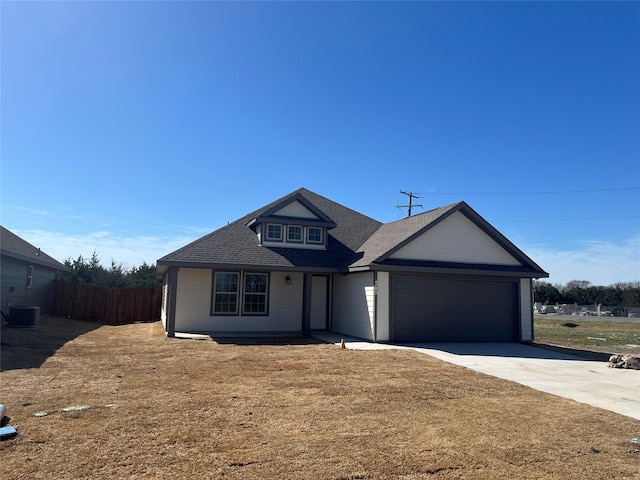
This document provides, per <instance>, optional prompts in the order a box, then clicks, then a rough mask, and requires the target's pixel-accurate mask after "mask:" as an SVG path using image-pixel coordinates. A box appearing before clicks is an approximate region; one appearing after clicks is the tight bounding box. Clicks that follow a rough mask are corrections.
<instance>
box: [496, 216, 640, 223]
mask: <svg viewBox="0 0 640 480" xmlns="http://www.w3.org/2000/svg"><path fill="white" fill-rule="evenodd" d="M634 218H640V215H629V216H624V217H591V218H530V219H522V218H521V219H517V220H513V219H509V220H492V222H493V223H494V224H495V223H516V222H589V221H593V220H631V219H634Z"/></svg>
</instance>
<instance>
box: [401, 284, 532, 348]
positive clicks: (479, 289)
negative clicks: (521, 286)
mask: <svg viewBox="0 0 640 480" xmlns="http://www.w3.org/2000/svg"><path fill="white" fill-rule="evenodd" d="M390 303H391V305H390V309H391V337H392V338H391V341H393V342H396V343H397V342H513V341H518V339H519V333H520V332H519V322H520V317H519V302H518V280H517V279H511V278H501V277H473V276H466V277H463V276H459V277H453V276H435V275H408V274H394V275H392V276H391V302H390Z"/></svg>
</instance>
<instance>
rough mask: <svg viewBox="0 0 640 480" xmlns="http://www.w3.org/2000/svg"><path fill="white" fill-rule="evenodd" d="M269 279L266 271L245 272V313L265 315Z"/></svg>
mask: <svg viewBox="0 0 640 480" xmlns="http://www.w3.org/2000/svg"><path fill="white" fill-rule="evenodd" d="M268 280H269V277H268V275H267V274H266V273H245V274H244V291H243V303H242V313H243V314H246V315H265V314H266V313H267V295H268V293H269V291H268V288H267V287H268V283H269V282H268Z"/></svg>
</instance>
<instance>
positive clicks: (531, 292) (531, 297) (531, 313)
mask: <svg viewBox="0 0 640 480" xmlns="http://www.w3.org/2000/svg"><path fill="white" fill-rule="evenodd" d="M529 299H530V301H529V315H530V317H529V318H530V319H531V320H530V321H531V341H532V342H533V341H534V340H535V338H536V337H535V332H534V330H533V307H534V305H535V304H534V303H533V301H534V300H535V298H534V297H533V278H532V279H530V280H529ZM520 336H522V333H521V334H520Z"/></svg>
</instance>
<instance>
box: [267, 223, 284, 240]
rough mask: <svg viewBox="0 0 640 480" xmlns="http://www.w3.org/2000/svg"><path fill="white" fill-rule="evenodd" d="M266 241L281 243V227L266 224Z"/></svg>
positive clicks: (274, 224)
mask: <svg viewBox="0 0 640 480" xmlns="http://www.w3.org/2000/svg"><path fill="white" fill-rule="evenodd" d="M267 240H270V241H272V242H281V241H282V225H278V224H277V223H268V224H267Z"/></svg>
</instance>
